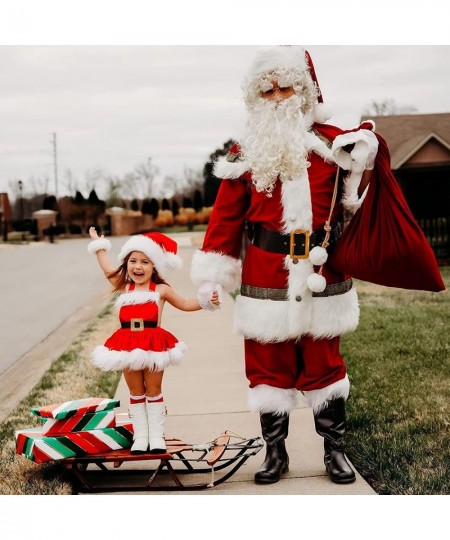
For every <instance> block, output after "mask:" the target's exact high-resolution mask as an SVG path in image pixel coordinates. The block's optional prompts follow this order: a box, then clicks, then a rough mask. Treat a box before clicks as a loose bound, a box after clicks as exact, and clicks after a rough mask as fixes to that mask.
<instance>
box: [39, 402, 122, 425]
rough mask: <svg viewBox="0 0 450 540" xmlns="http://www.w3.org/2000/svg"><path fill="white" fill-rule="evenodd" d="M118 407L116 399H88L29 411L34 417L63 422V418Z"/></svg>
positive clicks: (118, 403) (54, 404)
mask: <svg viewBox="0 0 450 540" xmlns="http://www.w3.org/2000/svg"><path fill="white" fill-rule="evenodd" d="M119 405H120V401H118V400H116V399H106V398H95V397H88V398H83V399H76V400H73V401H65V402H64V403H53V404H52V405H45V406H44V407H33V408H31V409H30V411H31V414H34V415H35V416H41V417H43V418H55V419H56V420H63V419H64V418H71V417H72V416H81V415H83V414H86V413H93V412H98V411H109V410H111V409H114V407H118V406H119Z"/></svg>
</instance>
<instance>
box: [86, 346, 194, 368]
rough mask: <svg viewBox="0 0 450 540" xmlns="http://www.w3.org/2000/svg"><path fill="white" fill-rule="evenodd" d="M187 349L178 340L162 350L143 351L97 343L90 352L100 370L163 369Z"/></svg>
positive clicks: (175, 362) (175, 363)
mask: <svg viewBox="0 0 450 540" xmlns="http://www.w3.org/2000/svg"><path fill="white" fill-rule="evenodd" d="M186 351H187V346H186V344H185V343H183V342H182V341H179V342H178V343H177V344H176V345H175V347H173V348H172V349H168V350H167V351H163V352H155V351H144V350H143V349H134V350H133V351H130V352H129V351H114V350H111V349H108V348H106V347H105V346H104V345H99V346H98V347H96V348H95V349H94V351H93V352H92V363H93V364H94V366H96V367H98V368H99V369H101V370H102V371H121V370H123V369H125V368H126V369H130V370H132V371H140V370H143V369H149V370H151V371H164V370H165V369H166V368H167V367H168V366H170V365H172V366H173V365H178V364H179V363H180V362H181V361H182V360H183V357H184V354H185V352H186Z"/></svg>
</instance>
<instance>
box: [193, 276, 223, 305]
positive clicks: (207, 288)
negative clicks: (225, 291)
mask: <svg viewBox="0 0 450 540" xmlns="http://www.w3.org/2000/svg"><path fill="white" fill-rule="evenodd" d="M214 292H217V295H218V297H219V304H217V305H216V304H213V303H212V302H211V298H212V295H213V293H214ZM197 300H198V303H199V304H200V306H201V308H202V309H206V310H207V311H215V310H216V309H219V308H220V304H221V303H222V285H221V284H220V283H216V282H215V281H203V282H202V283H201V284H200V287H199V288H198V292H197Z"/></svg>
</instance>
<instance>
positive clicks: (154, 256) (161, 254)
mask: <svg viewBox="0 0 450 540" xmlns="http://www.w3.org/2000/svg"><path fill="white" fill-rule="evenodd" d="M177 249H178V246H177V243H176V242H175V240H172V238H169V237H168V236H166V235H165V234H162V233H159V232H150V233H145V234H136V235H134V236H132V237H131V238H129V239H128V240H127V241H126V242H125V244H124V245H123V246H122V249H121V250H120V253H119V255H118V259H119V261H120V262H121V263H122V262H123V261H124V259H125V257H126V256H127V255H129V254H130V253H132V252H133V251H141V252H142V253H144V254H145V255H147V257H148V258H149V259H150V260H151V261H152V263H153V265H154V267H155V268H156V271H157V272H158V274H159V275H160V277H164V274H165V273H166V272H167V270H178V269H179V268H181V267H182V266H183V261H182V259H181V258H180V257H179V256H178V255H177Z"/></svg>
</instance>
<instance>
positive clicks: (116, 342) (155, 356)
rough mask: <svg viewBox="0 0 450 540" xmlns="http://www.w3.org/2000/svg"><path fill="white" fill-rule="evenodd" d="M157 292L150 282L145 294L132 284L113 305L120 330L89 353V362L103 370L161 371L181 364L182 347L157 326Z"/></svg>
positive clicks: (183, 350)
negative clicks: (90, 354)
mask: <svg viewBox="0 0 450 540" xmlns="http://www.w3.org/2000/svg"><path fill="white" fill-rule="evenodd" d="M159 299H160V296H159V292H157V291H156V285H155V283H153V282H150V285H149V290H148V291H136V290H135V286H134V283H132V284H131V285H130V288H129V290H128V292H126V293H123V294H121V295H120V296H119V297H118V298H117V300H116V303H115V308H116V309H117V310H118V311H119V319H120V324H121V328H119V329H118V330H116V331H115V332H114V334H112V336H110V337H109V338H108V339H107V340H106V341H105V343H104V345H99V346H98V347H96V348H95V349H94V351H93V353H92V363H93V364H94V365H95V366H96V367H98V368H100V369H101V370H103V371H117V370H123V369H130V370H132V371H138V370H143V369H149V370H150V371H163V370H164V369H166V367H168V366H169V365H177V364H179V363H180V362H181V360H182V359H183V357H184V354H185V352H186V350H187V347H186V344H185V343H183V342H182V341H178V339H177V338H176V337H175V336H174V335H172V334H171V333H170V332H168V331H167V330H164V328H161V327H160V326H158V311H159Z"/></svg>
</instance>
